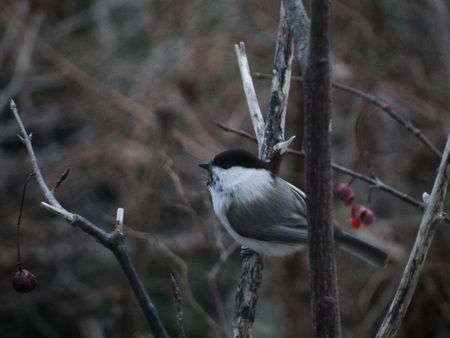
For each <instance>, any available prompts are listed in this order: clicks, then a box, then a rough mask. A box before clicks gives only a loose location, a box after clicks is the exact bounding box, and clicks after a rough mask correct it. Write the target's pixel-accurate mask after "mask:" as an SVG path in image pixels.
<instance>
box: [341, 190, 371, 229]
mask: <svg viewBox="0 0 450 338" xmlns="http://www.w3.org/2000/svg"><path fill="white" fill-rule="evenodd" d="M333 195H334V197H336V198H337V199H339V200H341V201H342V202H344V203H345V205H351V204H352V203H353V199H354V198H355V191H354V190H353V188H352V187H350V186H349V185H348V184H345V183H335V184H334V186H333ZM374 221H375V213H374V212H373V211H372V210H371V209H369V208H368V207H366V206H364V205H361V204H354V205H353V206H352V210H351V218H350V225H351V226H352V227H353V228H354V229H358V228H359V227H360V226H361V224H364V225H365V226H369V225H370V224H372V223H373V222H374Z"/></svg>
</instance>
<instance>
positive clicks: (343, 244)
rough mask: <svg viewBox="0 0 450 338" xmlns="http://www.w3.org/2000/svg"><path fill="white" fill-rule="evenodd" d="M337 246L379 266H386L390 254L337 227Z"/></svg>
mask: <svg viewBox="0 0 450 338" xmlns="http://www.w3.org/2000/svg"><path fill="white" fill-rule="evenodd" d="M335 240H336V246H337V247H338V248H339V249H341V250H344V251H345V252H348V253H350V254H352V255H354V256H356V257H358V258H361V259H363V260H365V261H366V262H368V263H370V264H372V265H375V266H377V267H385V266H386V264H387V262H388V260H389V256H388V255H387V254H386V253H385V252H384V251H383V250H381V249H378V248H376V247H374V246H373V245H371V244H369V243H366V242H364V241H362V240H360V239H358V238H356V237H354V236H352V235H349V234H347V233H344V232H343V231H342V230H340V229H338V228H336V227H335Z"/></svg>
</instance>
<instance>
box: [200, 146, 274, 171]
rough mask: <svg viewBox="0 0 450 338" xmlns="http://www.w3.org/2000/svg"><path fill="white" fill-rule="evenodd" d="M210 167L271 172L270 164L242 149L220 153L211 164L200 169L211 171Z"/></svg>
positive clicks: (203, 165)
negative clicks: (241, 168)
mask: <svg viewBox="0 0 450 338" xmlns="http://www.w3.org/2000/svg"><path fill="white" fill-rule="evenodd" d="M210 165H213V166H216V167H220V168H223V169H228V168H231V167H243V168H252V169H267V170H270V167H269V164H268V163H266V162H264V161H262V160H260V159H259V158H257V157H256V156H254V155H253V154H252V153H250V152H248V151H246V150H242V149H232V150H227V151H224V152H223V153H220V154H219V155H217V156H216V157H214V160H213V161H212V162H211V163H201V164H199V166H200V167H202V168H204V169H209V167H210Z"/></svg>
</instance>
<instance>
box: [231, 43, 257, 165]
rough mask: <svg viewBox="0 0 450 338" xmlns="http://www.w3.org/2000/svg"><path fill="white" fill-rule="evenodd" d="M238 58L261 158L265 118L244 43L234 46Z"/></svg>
mask: <svg viewBox="0 0 450 338" xmlns="http://www.w3.org/2000/svg"><path fill="white" fill-rule="evenodd" d="M234 48H235V50H236V56H237V59H238V64H239V70H240V72H241V78H242V85H243V86H244V92H245V98H246V99H247V105H248V109H249V110H250V117H251V119H252V122H253V128H254V129H255V135H256V138H257V140H258V153H259V157H260V158H261V157H262V155H263V153H262V152H263V145H264V133H265V132H264V118H263V116H262V113H261V109H260V108H259V104H258V98H257V97H256V92H255V87H254V86H253V81H252V76H251V74H250V67H249V65H248V60H247V55H246V53H245V45H244V43H243V42H241V43H239V45H235V46H234Z"/></svg>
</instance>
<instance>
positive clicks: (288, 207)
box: [227, 178, 308, 244]
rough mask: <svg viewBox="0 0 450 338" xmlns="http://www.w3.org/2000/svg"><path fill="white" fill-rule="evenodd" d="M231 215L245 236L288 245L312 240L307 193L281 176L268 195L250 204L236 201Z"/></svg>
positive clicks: (228, 215)
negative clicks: (308, 225)
mask: <svg viewBox="0 0 450 338" xmlns="http://www.w3.org/2000/svg"><path fill="white" fill-rule="evenodd" d="M280 191H281V192H284V193H285V194H281V193H280ZM286 192H287V193H286ZM237 205H239V207H237ZM227 217H228V220H229V222H230V224H231V225H232V227H233V229H234V230H235V231H236V232H237V233H238V234H239V235H241V236H243V237H248V238H253V239H258V240H261V241H268V242H275V243H286V244H294V243H307V242H308V233H307V223H306V222H307V221H306V202H305V195H304V193H303V192H301V191H300V190H299V189H297V188H296V187H294V186H293V185H291V184H289V183H288V182H286V181H283V180H281V179H279V178H277V179H276V181H275V186H274V188H273V189H272V191H270V193H268V194H267V195H265V196H264V198H256V199H253V200H252V201H250V202H249V201H246V203H240V202H236V201H233V202H232V203H231V204H230V206H229V208H228V209H227Z"/></svg>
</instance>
